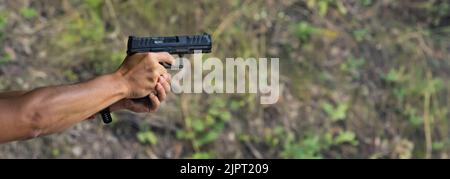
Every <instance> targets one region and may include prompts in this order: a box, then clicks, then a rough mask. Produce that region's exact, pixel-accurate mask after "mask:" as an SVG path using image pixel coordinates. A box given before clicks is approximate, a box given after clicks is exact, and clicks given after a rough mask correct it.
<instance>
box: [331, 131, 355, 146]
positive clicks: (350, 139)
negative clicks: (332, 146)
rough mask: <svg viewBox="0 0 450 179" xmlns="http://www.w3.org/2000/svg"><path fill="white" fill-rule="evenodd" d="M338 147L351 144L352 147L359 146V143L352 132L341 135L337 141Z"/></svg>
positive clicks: (341, 133)
mask: <svg viewBox="0 0 450 179" xmlns="http://www.w3.org/2000/svg"><path fill="white" fill-rule="evenodd" d="M335 143H336V145H340V144H343V143H350V144H352V145H358V141H357V140H356V135H355V133H353V132H351V131H344V132H340V133H339V135H338V136H337V137H336V139H335Z"/></svg>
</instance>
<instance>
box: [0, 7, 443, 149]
mask: <svg viewBox="0 0 450 179" xmlns="http://www.w3.org/2000/svg"><path fill="white" fill-rule="evenodd" d="M449 25H450V2H449V1H447V0H342V1H339V0H260V1H251V0H247V1H245V0H230V1H219V0H211V1H207V0H198V1H193V0H189V1H187V0H186V1H174V0H151V1H150V0H149V1H143V0H133V1H125V0H85V1H83V0H61V1H52V0H36V1H31V0H2V1H1V2H0V90H1V91H9V90H20V89H32V88H36V87H39V86H45V85H56V84H68V83H75V82H78V81H83V80H87V79H90V78H92V77H94V76H97V75H100V74H104V73H108V72H112V71H113V70H114V69H116V68H117V67H118V65H119V64H120V63H121V61H122V60H123V58H124V56H125V51H126V40H127V37H128V35H140V36H165V35H175V34H198V33H201V32H208V33H211V34H213V40H214V47H213V53H212V54H210V55H208V56H215V57H219V58H220V59H224V57H279V58H280V67H281V69H280V72H281V75H282V76H281V83H282V85H283V86H282V91H281V97H280V100H279V101H278V103H276V104H274V105H261V104H260V103H259V96H257V95H255V94H233V95H225V94H212V95H207V94H197V95H191V94H181V95H171V96H170V98H169V100H168V101H167V102H166V103H165V104H164V106H163V107H162V108H161V109H160V111H158V112H157V113H155V114H138V115H136V114H133V113H129V112H120V113H116V114H114V118H115V122H114V123H113V124H112V125H108V126H104V125H102V124H101V120H100V119H96V120H93V121H87V122H83V123H80V124H78V125H76V126H74V127H73V128H71V129H70V130H67V131H65V132H64V133H61V134H56V135H52V136H47V137H43V138H38V139H33V140H28V141H21V142H13V143H9V144H3V145H0V158H449V157H450V156H449V154H450V136H449V135H450V129H449V127H450V124H449V117H450V114H449V106H450V104H449V99H450V84H449V79H450V26H449ZM0 115H1V114H0Z"/></svg>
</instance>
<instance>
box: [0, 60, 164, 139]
mask: <svg viewBox="0 0 450 179" xmlns="http://www.w3.org/2000/svg"><path fill="white" fill-rule="evenodd" d="M160 61H164V62H167V63H172V61H173V58H172V57H171V56H170V55H169V54H167V53H147V54H136V55H133V56H131V57H127V58H126V59H125V61H124V63H123V64H122V65H121V67H120V68H119V69H118V70H117V71H116V72H114V73H111V74H107V75H103V76H99V77H96V78H94V79H92V80H89V81H87V82H83V83H78V84H72V85H61V86H52V87H44V88H39V89H35V90H32V91H29V92H13V93H4V94H2V96H3V97H1V98H0V114H1V115H0V143H3V142H8V141H12V140H20V139H27V138H33V137H37V136H40V135H46V134H51V133H55V132H59V131H62V130H64V129H66V128H68V127H70V126H71V125H73V124H75V123H78V122H80V121H82V120H84V119H86V118H88V117H89V116H92V115H94V114H95V113H97V112H98V111H100V110H101V109H103V108H106V107H107V106H109V105H111V104H113V103H116V102H118V101H120V100H122V99H125V98H140V97H145V96H147V95H149V97H150V100H151V101H152V102H157V103H158V104H159V99H158V97H157V96H156V95H154V94H155V93H156V91H157V89H158V88H159V89H161V86H162V84H158V81H161V80H160V79H161V77H162V76H167V71H165V69H164V68H163V67H162V66H161V65H159V63H158V62H160ZM158 91H160V90H158ZM164 95H165V94H164ZM12 96H14V97H12Z"/></svg>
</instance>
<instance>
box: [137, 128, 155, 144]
mask: <svg viewBox="0 0 450 179" xmlns="http://www.w3.org/2000/svg"><path fill="white" fill-rule="evenodd" d="M137 138H138V140H139V142H141V143H150V144H151V145H155V144H156V143H157V142H158V138H157V137H156V135H155V134H154V133H153V132H151V131H146V132H139V133H138V134H137Z"/></svg>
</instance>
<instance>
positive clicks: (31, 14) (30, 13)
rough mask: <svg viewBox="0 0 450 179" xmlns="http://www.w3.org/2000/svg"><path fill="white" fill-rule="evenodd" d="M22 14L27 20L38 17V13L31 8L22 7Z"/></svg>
mask: <svg viewBox="0 0 450 179" xmlns="http://www.w3.org/2000/svg"><path fill="white" fill-rule="evenodd" d="M20 14H21V15H22V16H23V17H25V18H26V19H32V18H34V17H36V16H37V15H38V12H37V11H36V10H35V9H33V8H30V7H22V8H21V9H20Z"/></svg>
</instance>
